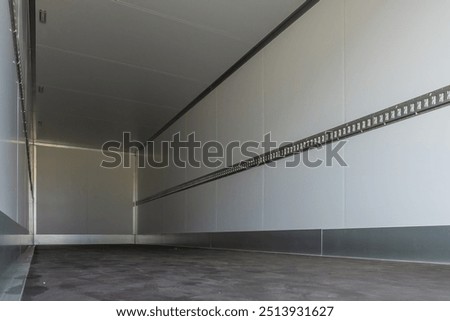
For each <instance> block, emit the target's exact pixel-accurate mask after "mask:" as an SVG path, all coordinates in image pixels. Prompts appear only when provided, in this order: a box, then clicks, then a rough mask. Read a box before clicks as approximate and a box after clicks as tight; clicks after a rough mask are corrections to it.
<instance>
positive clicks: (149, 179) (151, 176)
mask: <svg viewBox="0 0 450 321" xmlns="http://www.w3.org/2000/svg"><path fill="white" fill-rule="evenodd" d="M145 153H147V150H146V151H145ZM145 153H144V155H145ZM150 153H151V152H150ZM154 153H155V155H154V156H155V162H158V163H159V162H161V160H162V158H161V157H162V148H161V140H160V139H156V140H155V152H154ZM141 157H144V158H145V159H144V161H145V162H147V158H146V157H147V156H143V155H141ZM166 173H167V172H166V169H164V168H152V167H150V166H148V165H145V167H144V168H138V171H137V176H138V199H143V198H145V197H149V196H151V195H153V194H155V193H157V192H160V191H162V190H163V189H164V188H166V186H167V184H166V181H165V174H166Z"/></svg>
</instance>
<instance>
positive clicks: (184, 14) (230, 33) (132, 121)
mask: <svg viewBox="0 0 450 321" xmlns="http://www.w3.org/2000/svg"><path fill="white" fill-rule="evenodd" d="M303 2H304V0H37V1H36V14H37V16H38V15H39V10H41V9H42V10H46V11H47V23H45V24H43V23H40V22H39V19H38V17H37V22H36V73H37V75H36V82H37V86H44V92H43V93H38V94H37V100H36V106H35V113H36V115H35V119H36V120H37V121H38V122H39V124H40V125H38V126H37V140H38V141H41V142H51V143H57V144H66V145H76V146H83V147H94V148H99V147H100V146H101V145H102V144H103V143H104V142H105V141H107V140H110V139H120V137H121V136H122V132H123V131H131V132H132V133H133V137H134V138H135V139H139V140H142V141H145V139H147V138H149V137H150V136H152V134H154V133H155V132H156V131H157V130H158V129H160V128H161V127H162V126H163V125H164V124H165V123H166V122H167V121H169V120H170V119H171V118H172V117H173V116H175V115H176V114H177V113H178V112H179V111H180V110H181V109H183V108H184V107H185V106H186V105H187V104H188V103H189V102H190V101H192V100H193V99H194V98H195V97H196V96H197V95H199V94H200V93H201V92H202V91H203V90H204V89H206V88H207V87H208V86H209V85H210V84H211V83H212V82H213V81H214V80H215V79H217V78H218V77H219V76H220V75H221V74H222V73H223V72H225V71H226V70H227V69H228V68H229V67H231V66H232V65H233V64H234V63H235V62H236V61H237V60H239V58H241V57H242V56H243V55H244V54H245V53H246V52H247V51H248V50H250V49H251V48H252V47H253V46H254V45H256V44H257V43H258V42H259V41H260V40H261V39H262V38H263V37H264V36H265V35H266V34H268V33H269V32H270V31H271V30H272V29H274V28H275V27H276V26H277V25H278V24H279V23H280V22H281V21H282V20H284V19H285V18H286V17H287V16H288V15H289V14H291V13H292V12H293V11H294V10H295V9H297V8H298V7H299V6H300V5H301V4H302V3H303Z"/></svg>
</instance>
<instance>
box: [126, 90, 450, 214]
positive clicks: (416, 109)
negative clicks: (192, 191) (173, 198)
mask: <svg viewBox="0 0 450 321" xmlns="http://www.w3.org/2000/svg"><path fill="white" fill-rule="evenodd" d="M449 103H450V85H449V86H446V87H443V88H440V89H438V90H435V91H432V92H430V93H427V94H424V95H422V96H419V97H416V98H414V99H411V100H408V101H405V102H403V103H400V104H398V105H395V106H392V107H388V108H386V109H383V110H380V111H378V112H376V113H373V114H369V115H367V116H364V117H361V118H358V119H356V120H353V121H350V122H348V123H345V124H343V125H340V126H337V127H334V128H331V129H329V130H325V131H322V132H320V133H318V134H315V135H313V136H310V137H307V138H304V139H301V140H299V141H296V142H294V143H291V144H289V145H285V146H281V147H279V148H277V149H274V150H271V151H269V152H266V153H264V154H261V155H259V156H256V157H254V158H250V159H248V160H245V161H242V162H240V163H237V164H234V165H232V166H231V167H227V168H225V169H221V170H218V171H215V172H213V173H211V174H208V175H204V176H201V177H199V178H196V179H193V180H190V181H188V182H186V183H184V184H180V185H177V186H174V187H172V188H169V189H166V190H164V191H162V192H159V193H157V194H155V195H152V196H150V197H147V198H144V199H142V200H139V201H137V202H136V203H135V205H136V206H139V205H142V204H145V203H148V202H151V201H154V200H157V199H159V198H162V197H165V196H168V195H171V194H174V193H178V192H181V191H184V190H187V189H189V188H193V187H195V186H198V185H202V184H205V183H208V182H211V181H214V180H217V179H221V178H224V177H227V176H230V175H234V174H237V173H240V172H242V171H245V170H248V169H250V168H253V167H258V166H262V165H264V164H268V163H271V162H275V161H278V160H280V159H283V158H287V157H291V156H293V155H296V154H300V153H302V152H305V151H307V150H309V149H313V148H319V147H321V146H323V145H326V144H331V143H333V142H337V141H339V140H342V139H346V138H349V137H352V136H356V135H359V134H362V133H365V132H368V131H371V130H374V129H377V128H381V127H384V126H386V125H391V124H394V123H396V122H399V121H402V120H406V119H409V118H411V117H414V116H417V115H421V114H424V113H426V112H429V111H432V110H436V109H438V108H440V107H444V106H445V105H448V104H449Z"/></svg>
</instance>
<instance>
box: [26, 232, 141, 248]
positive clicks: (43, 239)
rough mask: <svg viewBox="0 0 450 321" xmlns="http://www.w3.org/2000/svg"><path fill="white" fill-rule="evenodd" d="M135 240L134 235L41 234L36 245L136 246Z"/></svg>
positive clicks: (36, 236) (35, 240)
mask: <svg viewBox="0 0 450 321" xmlns="http://www.w3.org/2000/svg"><path fill="white" fill-rule="evenodd" d="M134 239H135V236H134V235H93V234H84V235H83V234H80V235H74V234H67V235H54V234H39V235H35V237H34V242H35V245H88V244H134Z"/></svg>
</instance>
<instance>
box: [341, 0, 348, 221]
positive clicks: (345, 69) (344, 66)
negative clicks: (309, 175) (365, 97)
mask: <svg viewBox="0 0 450 321" xmlns="http://www.w3.org/2000/svg"><path fill="white" fill-rule="evenodd" d="M343 2H344V5H343V30H342V33H343V42H344V43H343V46H342V51H343V52H342V60H343V73H342V77H343V82H342V87H343V88H342V91H343V94H342V100H343V101H342V105H343V112H344V122H346V121H347V73H346V72H347V60H346V49H347V41H346V33H347V0H343ZM347 142H348V141H347ZM345 151H346V146H344V148H343V149H342V152H343V157H344V160H345ZM346 177H347V167H344V169H343V175H342V197H343V200H342V207H343V208H342V211H343V213H342V214H343V219H342V221H343V222H342V223H343V227H346V226H347V192H346V188H347V182H346Z"/></svg>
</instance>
